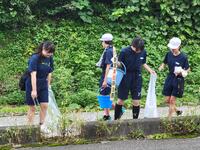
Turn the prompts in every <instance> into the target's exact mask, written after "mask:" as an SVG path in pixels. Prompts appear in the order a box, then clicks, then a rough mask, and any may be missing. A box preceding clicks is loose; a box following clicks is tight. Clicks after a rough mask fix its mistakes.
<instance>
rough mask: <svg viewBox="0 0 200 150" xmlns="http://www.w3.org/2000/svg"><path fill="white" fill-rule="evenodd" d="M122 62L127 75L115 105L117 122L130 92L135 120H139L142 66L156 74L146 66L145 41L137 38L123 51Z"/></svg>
mask: <svg viewBox="0 0 200 150" xmlns="http://www.w3.org/2000/svg"><path fill="white" fill-rule="evenodd" d="M118 60H119V61H120V62H123V63H124V65H125V66H126V70H127V73H126V75H125V76H124V77H123V79H122V81H121V83H120V85H119V88H118V102H117V104H116V105H115V116H114V117H115V120H116V119H120V118H121V116H122V114H123V112H122V105H124V100H126V99H127V98H128V94H129V91H130V92H131V97H132V99H133V107H132V113H133V119H137V118H138V116H139V112H140V99H141V89H142V73H141V70H142V66H143V67H144V68H145V69H146V70H147V71H148V72H149V73H151V74H156V73H155V71H154V70H152V69H151V68H150V67H149V66H148V65H147V64H146V51H145V50H144V40H142V39H141V38H139V37H137V38H135V39H133V41H132V43H131V46H128V47H126V48H124V49H122V50H121V53H120V55H119V59H118Z"/></svg>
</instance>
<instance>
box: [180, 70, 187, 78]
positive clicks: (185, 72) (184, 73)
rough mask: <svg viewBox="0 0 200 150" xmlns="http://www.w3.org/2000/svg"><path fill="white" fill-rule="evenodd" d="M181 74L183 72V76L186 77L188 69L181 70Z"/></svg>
mask: <svg viewBox="0 0 200 150" xmlns="http://www.w3.org/2000/svg"><path fill="white" fill-rule="evenodd" d="M181 74H182V76H183V78H185V77H186V76H187V75H188V72H187V71H186V70H183V71H182V72H181Z"/></svg>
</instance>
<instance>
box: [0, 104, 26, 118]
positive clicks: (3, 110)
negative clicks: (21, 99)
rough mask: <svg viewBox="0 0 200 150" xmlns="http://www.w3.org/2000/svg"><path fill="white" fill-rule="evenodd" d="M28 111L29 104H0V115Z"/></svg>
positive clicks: (22, 113) (18, 113) (21, 113)
mask: <svg viewBox="0 0 200 150" xmlns="http://www.w3.org/2000/svg"><path fill="white" fill-rule="evenodd" d="M27 111H28V106H24V105H22V106H13V105H5V106H0V116H7V115H24V114H26V113H27Z"/></svg>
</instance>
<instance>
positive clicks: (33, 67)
mask: <svg viewBox="0 0 200 150" xmlns="http://www.w3.org/2000/svg"><path fill="white" fill-rule="evenodd" d="M38 61H39V56H38V55H37V54H35V55H32V56H31V58H30V59H29V63H28V71H29V72H30V73H31V72H33V71H37V67H38Z"/></svg>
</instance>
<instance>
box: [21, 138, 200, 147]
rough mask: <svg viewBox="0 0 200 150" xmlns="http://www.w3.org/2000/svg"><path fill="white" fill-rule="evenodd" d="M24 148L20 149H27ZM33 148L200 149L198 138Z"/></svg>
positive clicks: (199, 139)
mask: <svg viewBox="0 0 200 150" xmlns="http://www.w3.org/2000/svg"><path fill="white" fill-rule="evenodd" d="M29 149H31V148H24V149H20V150H29ZM33 150H200V138H193V139H169V140H128V141H112V142H109V141H105V142H102V143H99V144H85V145H67V146H59V147H40V148H33Z"/></svg>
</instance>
